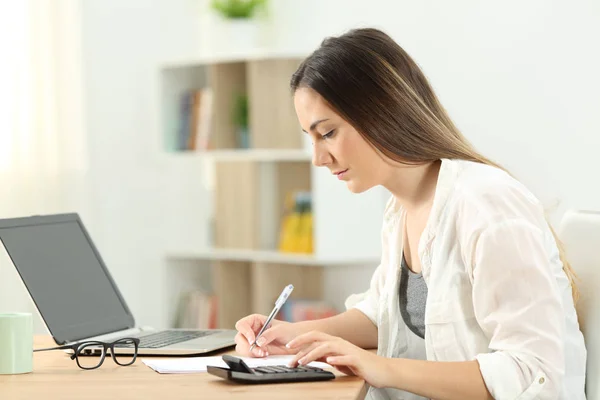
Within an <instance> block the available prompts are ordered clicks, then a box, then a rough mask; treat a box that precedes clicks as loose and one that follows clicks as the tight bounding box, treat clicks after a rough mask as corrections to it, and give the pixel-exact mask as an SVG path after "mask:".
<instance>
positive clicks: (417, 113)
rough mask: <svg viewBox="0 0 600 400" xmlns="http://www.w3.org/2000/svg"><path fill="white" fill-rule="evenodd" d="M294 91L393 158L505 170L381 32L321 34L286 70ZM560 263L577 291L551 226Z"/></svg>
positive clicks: (419, 71) (410, 60)
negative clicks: (317, 98) (317, 100)
mask: <svg viewBox="0 0 600 400" xmlns="http://www.w3.org/2000/svg"><path fill="white" fill-rule="evenodd" d="M290 86H291V89H292V91H293V92H295V91H296V90H297V89H298V88H300V87H309V88H311V89H313V90H315V91H316V92H317V93H319V94H320V95H321V96H322V97H323V98H324V99H325V100H326V101H327V102H328V103H329V104H330V105H331V106H332V107H333V108H334V109H335V110H336V111H337V112H338V113H339V114H340V116H342V118H344V119H345V120H346V121H348V122H349V123H350V124H352V125H353V126H354V128H355V129H356V130H357V131H358V132H359V133H360V134H361V136H362V137H363V138H364V139H365V140H366V141H367V142H369V143H370V144H371V145H372V146H374V147H375V148H376V149H378V150H379V151H381V152H382V153H383V154H384V155H386V156H387V157H389V158H390V159H392V160H395V161H398V162H403V163H427V162H432V161H436V160H440V159H442V158H446V159H459V160H467V161H474V162H478V163H482V164H487V165H492V166H494V167H497V168H501V169H503V170H504V168H503V167H502V166H500V165H498V164H496V163H495V162H493V161H492V160H490V159H488V158H486V157H484V156H483V155H481V154H479V153H478V152H477V151H476V150H475V149H474V147H473V146H472V145H471V144H470V143H469V141H467V139H466V138H465V137H464V136H463V135H462V134H461V133H460V131H459V130H458V128H457V127H456V126H455V125H454V123H453V122H452V120H451V119H450V117H449V116H448V113H447V112H446V110H445V109H444V108H443V107H442V105H441V103H440V102H439V100H438V98H437V96H436V95H435V93H434V91H433V89H432V87H431V85H430V84H429V82H428V81H427V78H426V77H425V75H424V74H423V72H422V71H421V69H420V68H419V67H418V66H417V64H416V63H415V62H414V61H413V60H412V58H411V57H410V56H409V55H408V54H407V53H406V52H405V51H404V50H403V49H402V48H401V47H400V46H399V45H398V44H397V43H396V42H395V41H394V40H393V39H392V38H390V37H389V36H388V35H387V34H385V33H384V32H382V31H380V30H377V29H372V28H366V29H354V30H351V31H349V32H347V33H345V34H343V35H341V36H338V37H329V38H327V39H325V40H324V41H323V42H322V43H321V46H320V47H319V48H318V49H317V50H315V51H314V52H313V53H312V54H311V55H310V56H308V57H307V58H306V59H305V60H304V61H303V62H302V64H301V65H300V66H299V67H298V70H297V71H296V72H295V73H294V75H293V76H292V79H291V82H290ZM548 226H549V227H550V230H551V231H552V234H553V235H554V239H555V240H556V244H557V246H558V250H559V254H560V259H561V261H562V263H563V269H564V271H565V273H566V275H567V277H568V279H569V282H570V284H571V289H572V293H573V299H574V300H575V301H576V300H577V297H578V291H577V286H576V284H575V273H574V271H573V269H572V268H571V265H570V264H569V262H568V261H567V259H566V258H565V251H564V248H563V245H562V243H561V242H560V240H559V239H558V237H557V235H556V232H555V231H554V229H553V228H552V226H551V225H550V224H549V223H548Z"/></svg>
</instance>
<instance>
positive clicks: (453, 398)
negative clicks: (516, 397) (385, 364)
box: [386, 358, 493, 400]
mask: <svg viewBox="0 0 600 400" xmlns="http://www.w3.org/2000/svg"><path fill="white" fill-rule="evenodd" d="M387 360H389V363H390V368H389V370H390V377H389V380H390V382H389V385H386V386H389V387H394V388H397V389H401V390H405V391H407V392H411V393H415V394H417V395H420V396H423V397H427V398H431V399H436V400H479V399H481V400H493V397H492V396H491V395H490V393H489V392H488V390H487V387H486V386H485V382H484V380H483V377H482V376H481V372H480V370H479V363H478V362H477V361H463V362H439V361H423V360H410V359H405V358H388V359H387Z"/></svg>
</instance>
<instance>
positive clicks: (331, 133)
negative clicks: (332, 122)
mask: <svg viewBox="0 0 600 400" xmlns="http://www.w3.org/2000/svg"><path fill="white" fill-rule="evenodd" d="M334 133H335V129H332V130H330V131H329V132H327V133H326V134H324V135H323V136H321V137H322V138H323V139H329V138H331V137H332V136H333V134H334Z"/></svg>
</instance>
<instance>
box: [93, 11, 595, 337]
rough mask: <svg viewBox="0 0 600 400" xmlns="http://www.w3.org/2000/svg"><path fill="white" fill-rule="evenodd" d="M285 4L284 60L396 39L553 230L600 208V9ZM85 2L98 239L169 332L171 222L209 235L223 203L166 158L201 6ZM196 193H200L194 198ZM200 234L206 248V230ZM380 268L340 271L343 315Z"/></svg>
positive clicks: (330, 286)
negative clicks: (367, 39)
mask: <svg viewBox="0 0 600 400" xmlns="http://www.w3.org/2000/svg"><path fill="white" fill-rule="evenodd" d="M272 2H273V10H272V15H273V16H274V17H276V20H275V21H274V22H273V23H272V24H271V25H270V26H269V29H271V30H272V31H274V32H276V36H275V37H274V38H273V41H274V43H275V45H276V46H278V47H280V48H298V49H310V48H313V47H314V46H315V45H317V44H318V43H319V41H320V40H321V39H322V38H323V37H324V36H325V35H327V34H331V33H341V32H343V31H344V30H345V29H347V28H350V27H354V26H365V25H374V26H377V27H381V28H384V29H386V30H387V31H388V32H389V33H390V34H392V36H393V37H394V38H395V39H397V40H398V41H399V43H400V44H401V45H402V46H403V47H405V48H406V50H408V51H409V53H411V55H413V57H414V58H415V59H416V60H417V62H418V63H419V64H420V65H421V66H422V67H423V68H424V70H425V71H426V73H427V75H428V76H429V78H430V79H431V81H432V83H433V85H434V87H435V89H436V90H437V92H438V93H439V95H440V97H441V100H442V102H443V103H444V105H445V106H446V107H447V109H448V110H449V111H450V113H451V115H452V116H453V117H454V119H455V120H456V122H457V124H458V126H459V127H460V128H461V129H462V130H463V131H464V133H465V135H466V136H467V137H468V138H470V139H471V140H472V141H473V142H474V143H475V144H476V145H477V146H478V147H479V148H480V149H481V150H482V151H483V152H484V153H485V154H486V155H488V156H490V157H492V158H494V159H496V160H497V161H499V162H501V163H503V164H505V165H506V166H507V167H509V168H510V169H511V171H512V172H513V173H514V174H515V175H516V176H517V177H519V178H521V179H522V180H523V181H524V182H525V183H527V184H528V185H530V187H531V188H532V189H533V190H534V192H535V193H537V194H538V195H539V196H540V198H542V200H543V201H544V202H545V203H546V204H547V206H548V207H552V206H553V205H554V202H555V200H559V201H560V205H559V206H558V208H557V209H556V211H555V212H554V214H553V216H554V218H556V217H557V216H558V215H560V213H561V212H562V210H564V208H566V207H581V208H594V209H600V186H598V185H596V184H595V183H594V182H595V179H593V178H594V176H593V172H594V171H595V170H596V169H597V168H596V167H595V165H593V162H592V160H593V159H594V156H595V155H596V153H597V149H598V148H600V135H599V134H598V133H600V122H599V121H598V120H597V119H596V117H595V114H596V113H597V112H598V111H599V110H600V96H598V93H600V77H599V76H598V74H597V71H600V55H599V52H598V50H597V48H598V47H597V41H598V38H599V37H600V10H599V7H600V6H598V3H597V2H596V3H594V2H592V1H591V0H590V1H584V0H576V1H566V0H563V1H560V2H546V1H542V0H539V1H528V2H522V1H516V0H512V1H502V2H500V1H495V2H481V1H474V0H473V1H452V2H444V1H437V2H432V1H424V2H407V1H402V2H398V1H383V0H371V1H368V2H365V1H359V0H354V1H349V0H328V1H317V0H304V1H302V2H300V1H287V0H272ZM82 4H83V15H82V20H83V52H84V79H85V82H86V84H85V88H84V89H85V93H86V95H85V100H86V101H85V103H86V108H87V114H86V123H87V130H88V134H89V146H90V154H91V156H90V157H91V160H90V161H91V162H90V165H91V168H92V178H91V179H92V183H93V190H94V192H93V197H94V222H93V226H91V227H90V230H91V234H92V236H93V238H94V239H95V240H96V242H97V245H98V246H99V248H100V250H101V252H102V254H103V255H104V258H105V261H106V262H107V264H108V266H109V268H110V270H111V271H112V272H113V275H114V277H115V279H116V281H117V283H118V284H119V285H120V287H121V289H122V291H123V292H124V295H125V298H126V300H127V301H128V302H129V304H130V306H131V307H132V309H133V311H134V313H135V315H136V316H137V317H138V320H139V322H141V323H143V324H152V325H156V326H166V325H167V324H168V323H169V322H170V321H169V317H168V314H169V311H170V310H171V308H172V304H173V303H172V301H173V300H174V299H173V298H172V297H171V293H172V290H173V288H174V287H175V285H179V284H181V282H175V281H173V280H174V278H173V274H172V273H171V272H170V271H169V270H168V269H167V267H166V265H165V263H164V261H163V259H162V257H163V255H164V254H163V251H164V249H165V243H166V242H167V241H168V240H170V239H169V238H170V237H172V235H171V234H172V233H173V225H172V224H170V223H169V222H168V221H170V220H173V219H174V218H175V219H177V220H179V221H181V220H184V219H189V220H192V221H193V220H195V221H198V222H199V223H200V224H203V223H204V222H205V218H206V213H204V210H209V209H210V203H209V201H208V200H207V199H206V198H205V196H204V194H205V192H204V190H203V186H202V182H192V181H191V179H192V178H191V177H190V176H186V175H185V174H183V172H182V175H181V176H180V180H179V181H174V180H173V179H172V178H171V177H172V173H171V172H170V171H169V170H168V168H173V167H175V168H177V167H178V166H177V165H173V164H172V163H166V162H165V160H164V159H163V158H161V157H160V152H159V150H158V149H159V144H158V141H159V140H160V138H161V132H160V131H159V127H158V125H159V119H158V116H157V112H158V110H159V108H160V105H159V104H158V96H159V89H160V88H159V87H158V82H159V80H158V66H159V64H160V63H161V62H163V61H168V60H169V59H185V58H193V56H194V54H195V53H196V49H197V48H198V46H199V45H200V43H201V35H202V29H201V28H202V27H201V26H200V23H199V21H201V20H202V18H201V17H200V12H201V4H200V3H199V2H195V1H191V0H171V1H147V0H126V1H123V0H86V1H83V2H82ZM187 162H190V161H189V160H187V161H186V160H182V161H181V164H182V165H181V166H180V167H181V171H185V170H186V169H187V168H188V167H189V166H186V165H185V164H186V163H187ZM190 183H196V186H195V187H194V188H193V189H192V190H191V194H190V193H189V192H190V191H189V190H188V189H186V187H187V185H188V184H190ZM170 193H171V194H170ZM173 193H176V194H173ZM172 195H173V196H175V195H176V196H179V197H180V198H181V203H184V202H185V204H187V205H186V206H182V207H181V208H180V209H173V208H170V207H169V205H170V204H171V202H173V201H174V200H175V201H176V202H177V198H175V199H173V198H171V197H170V196H172ZM190 196H191V197H190ZM206 207H208V208H206ZM191 210H195V214H191V215H190V214H188V213H190V212H191ZM183 213H185V214H183ZM188 215H189V216H188ZM191 235H193V236H192V237H191V239H190V240H195V241H197V242H198V244H199V246H201V245H203V244H205V241H206V236H205V233H204V231H203V230H200V231H197V232H193V233H191ZM373 267H374V266H367V267H365V269H364V270H360V269H353V270H351V271H350V272H349V271H346V270H344V269H343V268H335V269H330V270H328V272H327V290H328V293H329V298H330V300H332V301H333V302H335V303H336V304H338V305H341V304H343V299H344V297H345V296H346V295H347V294H349V293H351V292H354V291H357V290H361V288H365V289H366V284H367V282H368V278H369V276H370V273H371V272H372V270H373ZM344 277H347V278H348V279H347V280H346V281H344V280H343V279H341V278H344ZM338 282H343V283H342V284H339V283H338ZM165 299H167V300H168V301H169V302H165Z"/></svg>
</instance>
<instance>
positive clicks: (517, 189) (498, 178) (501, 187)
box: [452, 161, 543, 221]
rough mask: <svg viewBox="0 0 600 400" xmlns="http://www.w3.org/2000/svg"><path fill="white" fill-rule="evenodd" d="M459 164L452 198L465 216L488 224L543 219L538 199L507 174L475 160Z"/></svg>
mask: <svg viewBox="0 0 600 400" xmlns="http://www.w3.org/2000/svg"><path fill="white" fill-rule="evenodd" d="M459 163H460V168H459V170H460V172H459V173H457V174H456V178H455V182H453V191H452V197H454V200H455V201H454V202H453V203H454V204H455V206H456V207H459V208H460V210H457V211H460V212H461V214H463V215H464V214H466V215H476V216H477V217H478V218H479V219H483V220H488V221H497V220H498V219H506V218H527V219H530V218H532V217H534V218H535V219H536V220H538V219H539V217H540V216H541V217H543V207H542V205H541V202H540V201H539V200H538V198H537V197H536V196H535V195H534V194H533V193H532V192H531V191H530V190H529V189H528V188H527V187H526V186H525V185H524V184H523V183H521V182H520V181H519V180H518V179H516V178H515V177H513V176H512V175H511V174H509V173H508V172H507V171H505V170H503V169H501V168H497V167H494V166H491V165H486V164H481V163H476V162H471V161H459Z"/></svg>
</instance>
